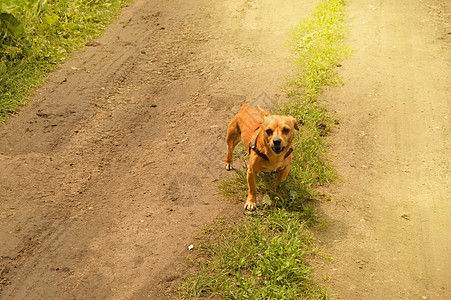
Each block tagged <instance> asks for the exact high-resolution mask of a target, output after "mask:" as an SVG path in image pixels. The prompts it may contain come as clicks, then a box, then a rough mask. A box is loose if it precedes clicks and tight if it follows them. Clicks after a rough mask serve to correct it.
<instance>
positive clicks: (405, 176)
mask: <svg viewBox="0 0 451 300" xmlns="http://www.w3.org/2000/svg"><path fill="white" fill-rule="evenodd" d="M386 2H396V3H386ZM442 2H444V1H435V0H428V1H421V2H420V1H418V3H411V1H382V0H373V1H370V2H368V1H360V0H353V1H349V3H348V12H349V15H350V22H351V37H350V43H351V45H352V46H353V47H354V48H355V52H354V55H353V56H352V58H351V59H350V60H348V61H346V62H344V63H343V68H342V72H341V73H342V76H343V77H344V81H345V85H344V86H343V87H340V88H333V89H330V90H329V91H328V92H327V94H326V95H325V98H326V100H328V101H329V102H331V107H332V108H333V109H335V110H336V111H337V115H338V117H339V118H340V120H341V123H340V128H339V129H338V130H337V133H336V137H335V143H334V149H333V150H334V152H333V153H334V155H336V157H335V158H334V160H335V163H336V164H337V167H338V169H339V172H340V174H341V175H342V178H343V182H342V183H341V184H340V185H339V186H338V187H336V188H331V192H332V193H333V195H334V200H333V201H331V202H330V203H325V204H324V205H323V209H324V212H325V214H326V216H327V217H328V218H329V219H330V226H329V229H328V230H327V231H326V232H323V233H320V239H321V240H322V241H323V242H324V243H325V244H327V245H329V247H328V251H329V252H330V253H331V254H332V255H333V256H335V257H336V263H332V264H331V265H328V266H327V267H325V270H324V271H325V272H326V273H327V274H328V276H329V277H330V278H331V280H330V289H331V291H332V293H333V294H334V295H335V297H337V298H340V299H394V298H400V299H422V298H423V299H425V298H424V297H426V298H427V299H444V297H445V296H447V295H449V288H448V286H447V285H446V283H447V282H449V281H450V280H449V279H450V278H449V275H448V274H449V272H448V269H449V267H450V264H449V254H448V253H449V252H450V251H449V246H448V244H449V222H450V221H449V220H450V219H449V212H450V205H449V201H446V200H447V199H446V196H447V190H446V187H447V183H448V181H449V180H448V177H447V176H448V173H447V167H448V164H449V156H447V154H448V153H449V144H447V141H448V140H449V139H448V138H449V136H448V131H447V129H448V128H449V119H448V116H449V92H450V90H449V86H451V85H450V77H449V71H448V70H449V69H450V68H449V67H450V60H449V37H450V35H449V32H450V30H449V27H445V26H449V14H447V13H449V5H448V7H444V4H443V3H442ZM441 3H442V4H441ZM315 4H316V1H313V0H312V1H301V2H300V1H269V0H267V1H250V0H247V1H245V0H231V1H218V0H214V1H205V0H196V1H188V2H181V1H175V0H169V1H152V2H151V3H149V1H144V0H137V1H135V2H134V3H133V4H132V5H130V7H128V8H127V9H125V11H124V12H123V14H122V15H121V17H120V18H119V20H118V22H117V23H115V24H113V25H111V26H110V27H109V28H108V30H107V32H106V33H105V34H104V35H103V36H102V37H101V38H99V39H97V40H96V41H94V42H91V43H89V44H88V47H87V49H86V50H84V51H82V52H80V53H78V54H76V55H74V57H73V58H72V59H70V60H68V61H66V62H65V63H64V64H63V66H62V68H61V69H59V70H58V71H56V72H54V73H53V74H52V75H51V77H50V80H49V82H48V83H47V84H46V85H44V86H43V87H41V88H39V89H38V90H37V92H36V95H35V97H34V99H33V103H32V104H30V105H29V106H27V107H26V108H25V109H24V110H23V112H22V113H21V114H20V115H19V116H15V117H13V118H11V119H10V121H9V122H8V124H7V125H6V126H4V127H2V128H1V129H0V169H1V171H0V245H1V246H0V298H1V299H164V298H165V297H169V296H166V294H165V292H166V291H167V288H168V287H170V286H171V285H172V283H173V282H176V281H177V280H178V278H180V276H181V275H183V272H184V269H183V267H182V266H183V261H184V257H185V255H186V254H187V253H188V250H187V246H188V245H189V244H194V247H196V240H195V239H194V238H193V236H195V235H196V234H197V233H199V232H200V230H201V227H202V226H203V225H204V224H206V223H209V222H211V221H212V220H213V219H214V218H215V217H217V216H223V217H226V218H227V217H234V216H237V215H240V213H241V210H242V203H239V204H233V203H229V202H226V201H223V200H221V196H220V195H218V192H217V188H216V183H217V180H218V178H220V176H223V174H224V171H223V168H222V161H223V155H224V152H225V150H224V149H225V143H224V136H225V130H226V125H227V122H228V120H229V119H230V117H231V115H233V113H234V112H236V111H238V110H239V107H240V105H241V104H242V103H243V102H247V103H252V104H253V105H255V104H260V105H263V106H267V104H269V103H270V102H272V101H277V100H280V99H281V98H283V95H281V94H280V86H281V84H282V83H283V82H284V76H285V75H286V74H288V72H289V71H290V67H291V66H290V62H289V61H287V60H286V59H285V58H286V56H287V55H288V50H287V49H286V47H285V46H284V42H285V41H286V39H287V38H288V36H287V32H288V30H289V28H290V26H291V25H294V24H296V23H298V21H299V19H300V18H302V17H305V16H306V15H308V14H309V13H310V12H311V10H312V8H313V6H314V5H315ZM447 234H448V235H447Z"/></svg>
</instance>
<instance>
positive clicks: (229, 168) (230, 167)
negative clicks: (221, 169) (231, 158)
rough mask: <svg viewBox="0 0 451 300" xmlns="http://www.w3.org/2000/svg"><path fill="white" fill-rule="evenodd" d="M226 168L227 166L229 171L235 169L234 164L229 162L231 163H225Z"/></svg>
mask: <svg viewBox="0 0 451 300" xmlns="http://www.w3.org/2000/svg"><path fill="white" fill-rule="evenodd" d="M225 168H226V170H227V171H231V170H233V166H232V164H229V163H226V164H225Z"/></svg>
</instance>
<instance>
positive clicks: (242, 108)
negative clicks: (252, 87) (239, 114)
mask: <svg viewBox="0 0 451 300" xmlns="http://www.w3.org/2000/svg"><path fill="white" fill-rule="evenodd" d="M249 107H250V106H249V105H248V104H246V103H244V104H243V105H242V106H241V111H244V110H246V109H248V108H249Z"/></svg>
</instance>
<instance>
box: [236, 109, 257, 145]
mask: <svg viewBox="0 0 451 300" xmlns="http://www.w3.org/2000/svg"><path fill="white" fill-rule="evenodd" d="M233 120H234V121H235V122H236V125H237V127H238V129H239V131H240V133H241V138H242V140H243V143H244V145H246V146H247V145H248V144H249V142H250V141H251V139H252V137H253V136H254V133H255V131H256V130H257V129H258V128H259V127H260V126H261V125H262V123H263V119H262V115H261V112H260V111H258V110H256V109H253V108H251V107H250V106H249V105H247V104H243V106H241V110H240V112H239V113H238V114H237V115H236V116H235V117H234V118H233ZM233 120H232V121H233Z"/></svg>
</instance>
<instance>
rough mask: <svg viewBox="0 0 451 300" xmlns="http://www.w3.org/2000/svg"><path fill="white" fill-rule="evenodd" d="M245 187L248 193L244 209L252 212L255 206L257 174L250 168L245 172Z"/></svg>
mask: <svg viewBox="0 0 451 300" xmlns="http://www.w3.org/2000/svg"><path fill="white" fill-rule="evenodd" d="M247 185H248V186H249V192H248V194H247V200H246V203H245V204H244V209H248V210H254V209H255V207H256V206H257V204H256V202H257V174H256V173H255V172H254V171H253V170H252V169H251V168H250V167H249V168H248V170H247Z"/></svg>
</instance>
